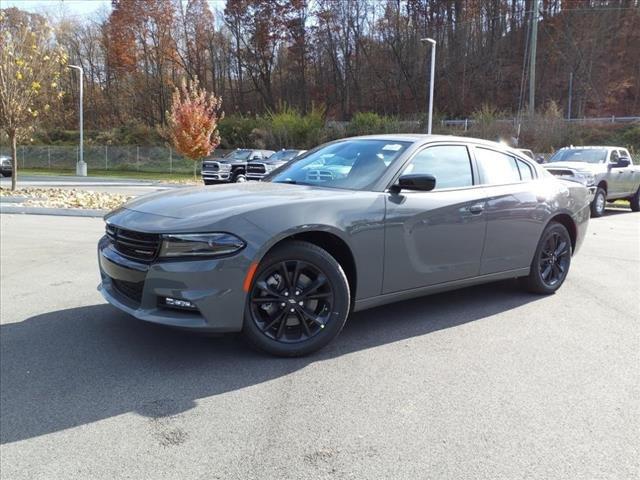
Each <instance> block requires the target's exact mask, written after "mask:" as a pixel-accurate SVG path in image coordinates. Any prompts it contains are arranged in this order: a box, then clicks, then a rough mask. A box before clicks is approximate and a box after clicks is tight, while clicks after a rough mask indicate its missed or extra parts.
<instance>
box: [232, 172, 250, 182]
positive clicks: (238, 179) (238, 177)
mask: <svg viewBox="0 0 640 480" xmlns="http://www.w3.org/2000/svg"><path fill="white" fill-rule="evenodd" d="M246 181H247V177H246V176H245V175H244V173H239V174H237V175H236V176H235V177H233V182H234V183H244V182H246Z"/></svg>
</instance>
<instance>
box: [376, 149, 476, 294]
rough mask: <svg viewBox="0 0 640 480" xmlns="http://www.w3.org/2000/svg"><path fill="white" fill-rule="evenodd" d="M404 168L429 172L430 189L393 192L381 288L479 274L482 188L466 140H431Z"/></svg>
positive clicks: (389, 199) (398, 288) (405, 171)
mask: <svg viewBox="0 0 640 480" xmlns="http://www.w3.org/2000/svg"><path fill="white" fill-rule="evenodd" d="M401 173H403V174H409V173H413V174H417V173H422V174H430V175H433V176H434V177H435V178H436V187H435V189H434V190H432V191H429V192H419V191H408V190H402V191H401V192H400V193H398V194H394V193H389V194H388V196H387V202H386V217H385V257H384V280H383V293H391V292H397V291H402V290H409V289H413V288H419V287H424V286H429V285H435V284H438V283H443V282H450V281H454V280H459V279H463V278H469V277H474V276H476V275H478V271H479V268H480V257H481V255H482V247H483V242H484V235H485V225H486V222H485V214H484V193H483V189H482V188H479V187H478V186H477V185H475V183H477V182H474V179H475V178H476V174H475V173H474V168H473V164H472V161H471V157H470V154H469V149H468V147H467V146H466V145H464V144H446V145H444V144H443V145H432V146H427V147H426V148H424V149H423V150H420V151H419V152H417V153H416V154H415V155H414V156H413V157H412V158H411V159H410V160H409V162H408V163H407V164H406V165H405V166H404V167H403V169H402V171H401Z"/></svg>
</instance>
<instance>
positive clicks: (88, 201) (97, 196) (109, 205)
mask: <svg viewBox="0 0 640 480" xmlns="http://www.w3.org/2000/svg"><path fill="white" fill-rule="evenodd" d="M0 196H3V197H24V198H26V200H25V201H24V202H21V204H22V205H24V206H26V207H46V208H89V209H97V210H113V209H114V208H118V207H119V206H120V205H122V204H123V203H125V202H126V201H127V200H129V199H130V198H132V197H131V196H128V195H121V194H119V193H107V192H94V191H91V190H79V189H75V188H34V187H27V188H20V189H18V190H15V191H11V190H9V189H7V188H0Z"/></svg>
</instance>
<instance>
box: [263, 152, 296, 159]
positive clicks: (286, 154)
mask: <svg viewBox="0 0 640 480" xmlns="http://www.w3.org/2000/svg"><path fill="white" fill-rule="evenodd" d="M297 154H298V150H280V151H279V152H276V153H274V154H273V155H271V156H270V157H269V160H280V161H283V160H291V159H293V158H295V157H296V155H297Z"/></svg>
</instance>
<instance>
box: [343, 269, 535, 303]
mask: <svg viewBox="0 0 640 480" xmlns="http://www.w3.org/2000/svg"><path fill="white" fill-rule="evenodd" d="M529 271H530V268H529V267H526V268H518V269H516V270H507V271H506V272H498V273H490V274H488V275H481V276H479V277H471V278H465V279H463V280H455V281H453V282H445V283H438V284H436V285H429V286H428V287H420V288H413V289H411V290H403V291H401V292H393V293H386V294H384V295H378V296H376V297H369V298H364V299H362V300H356V302H355V305H354V308H353V311H354V312H359V311H361V310H366V309H368V308H373V307H379V306H380V305H386V304H387V303H393V302H399V301H402V300H409V299H410V298H417V297H423V296H426V295H431V294H434V293H441V292H446V291H448V290H456V289H458V288H464V287H470V286H472V285H479V284H481V283H489V282H495V281H498V280H507V279H509V278H518V277H526V276H527V275H529Z"/></svg>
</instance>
